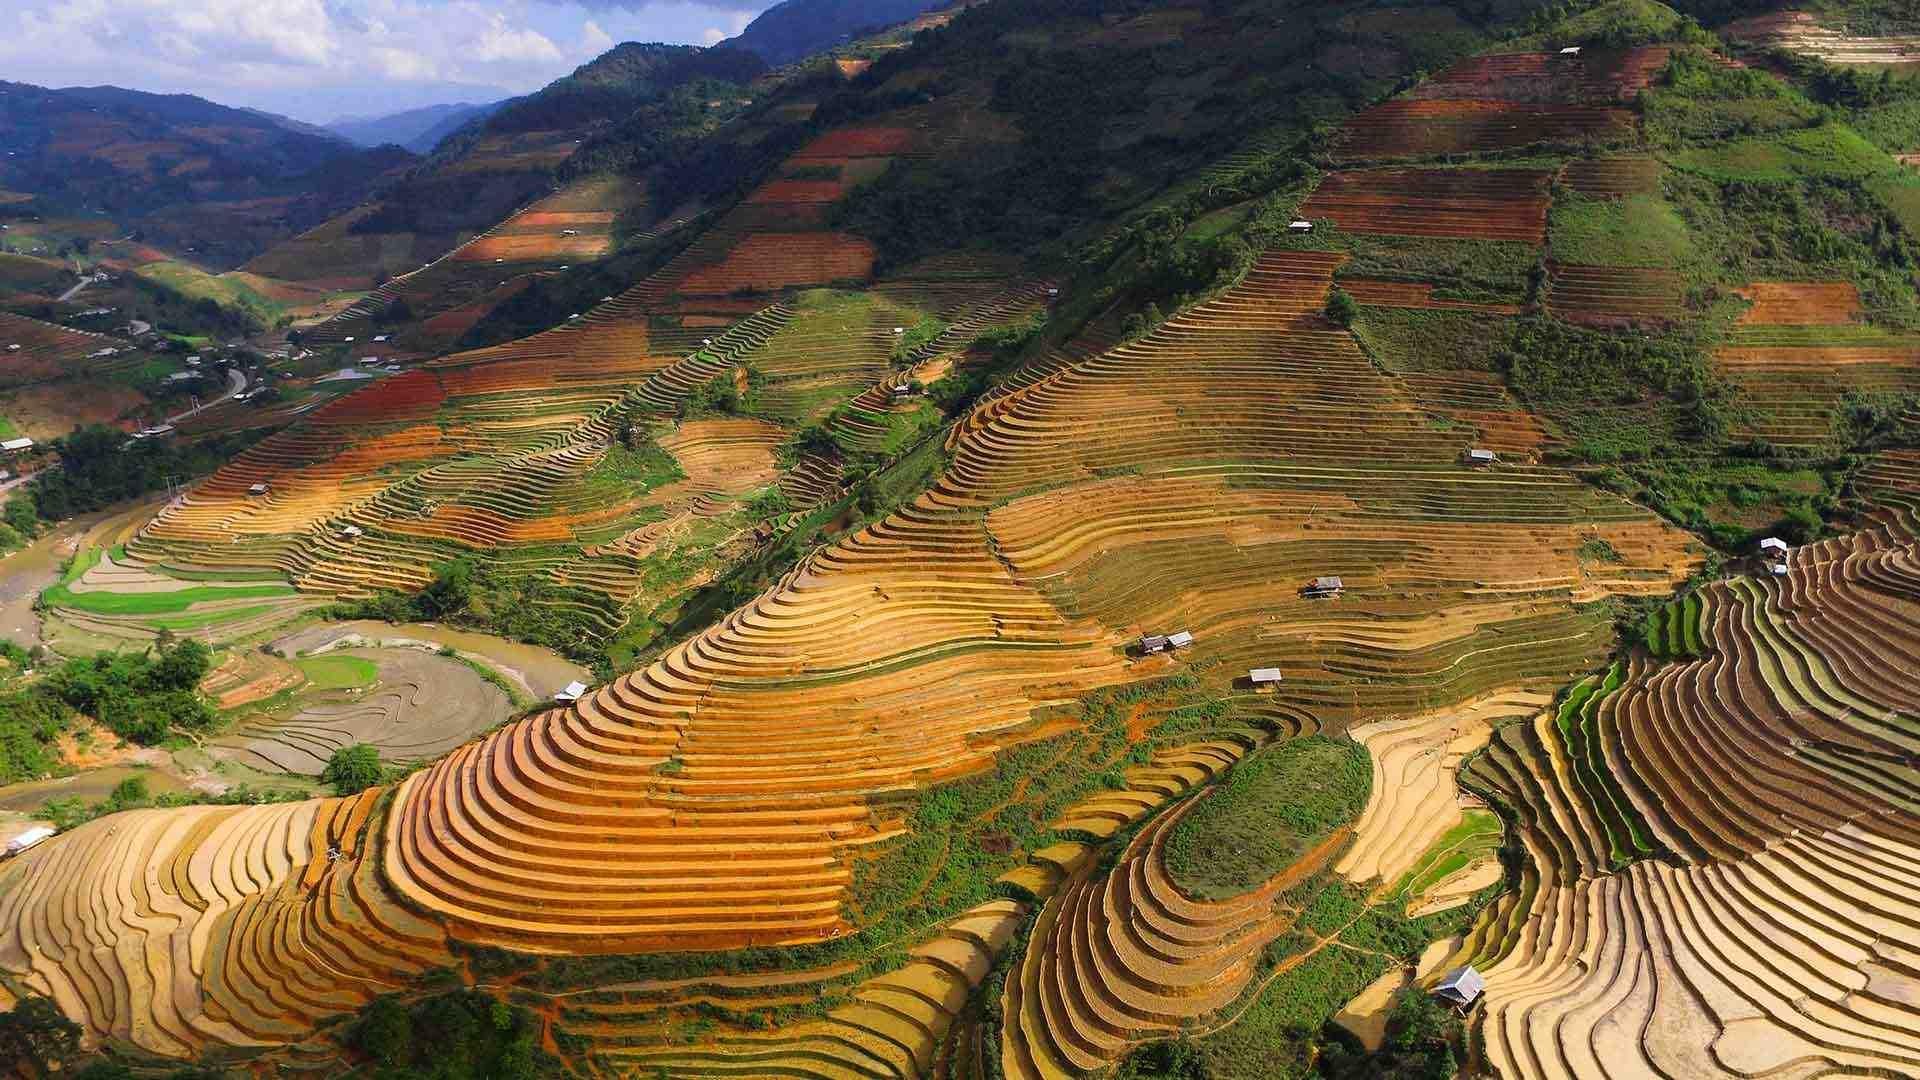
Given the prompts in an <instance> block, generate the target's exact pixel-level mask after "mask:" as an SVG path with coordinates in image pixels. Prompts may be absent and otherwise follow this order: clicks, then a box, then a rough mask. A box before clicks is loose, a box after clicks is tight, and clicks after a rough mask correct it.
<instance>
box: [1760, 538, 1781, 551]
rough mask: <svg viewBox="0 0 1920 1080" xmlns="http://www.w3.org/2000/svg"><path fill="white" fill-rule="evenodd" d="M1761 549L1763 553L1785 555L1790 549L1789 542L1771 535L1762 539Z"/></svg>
mask: <svg viewBox="0 0 1920 1080" xmlns="http://www.w3.org/2000/svg"><path fill="white" fill-rule="evenodd" d="M1760 551H1761V553H1762V554H1767V553H1772V554H1775V555H1785V554H1786V553H1787V551H1788V548H1787V542H1786V541H1785V540H1782V539H1780V538H1779V537H1777V536H1769V537H1767V538H1766V539H1765V540H1762V541H1760Z"/></svg>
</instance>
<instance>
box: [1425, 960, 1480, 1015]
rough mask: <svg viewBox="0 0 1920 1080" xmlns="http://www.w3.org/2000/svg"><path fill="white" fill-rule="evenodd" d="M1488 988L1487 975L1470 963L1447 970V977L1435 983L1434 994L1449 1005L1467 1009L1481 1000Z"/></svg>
mask: <svg viewBox="0 0 1920 1080" xmlns="http://www.w3.org/2000/svg"><path fill="white" fill-rule="evenodd" d="M1486 989H1487V979H1486V976H1484V975H1482V974H1480V973H1479V972H1478V971H1475V970H1474V969H1473V965H1472V964H1468V965H1467V966H1465V967H1458V968H1454V969H1453V970H1452V971H1449V972H1447V977H1446V978H1444V979H1441V980H1440V981H1439V982H1438V983H1436V984H1435V985H1434V987H1433V996H1434V997H1437V998H1439V999H1440V1000H1442V1001H1444V1002H1446V1003H1447V1004H1449V1005H1453V1006H1455V1007H1457V1008H1461V1009H1466V1008H1471V1007H1472V1005H1473V1003H1474V1002H1476V1001H1478V1000H1480V995H1481V994H1482V993H1483V992H1485V990H1486Z"/></svg>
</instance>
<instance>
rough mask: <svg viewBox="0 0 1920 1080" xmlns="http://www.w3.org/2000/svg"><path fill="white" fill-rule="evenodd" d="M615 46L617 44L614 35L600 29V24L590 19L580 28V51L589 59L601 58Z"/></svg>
mask: <svg viewBox="0 0 1920 1080" xmlns="http://www.w3.org/2000/svg"><path fill="white" fill-rule="evenodd" d="M615 44H617V43H616V42H615V41H614V40H613V35H612V34H609V33H607V32H606V31H605V30H602V29H600V24H599V23H597V22H594V21H593V20H592V19H588V20H587V21H586V23H585V25H583V26H581V27H580V51H581V52H582V53H583V54H585V55H587V56H589V57H593V56H599V55H600V54H601V53H603V52H606V51H607V50H608V49H611V48H613V47H614V45H615Z"/></svg>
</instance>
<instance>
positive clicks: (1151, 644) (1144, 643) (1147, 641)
mask: <svg viewBox="0 0 1920 1080" xmlns="http://www.w3.org/2000/svg"><path fill="white" fill-rule="evenodd" d="M1167 648H1168V644H1167V635H1165V634H1141V635H1140V651H1141V652H1143V653H1157V652H1166V651H1167Z"/></svg>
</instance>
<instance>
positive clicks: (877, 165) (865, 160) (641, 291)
mask: <svg viewBox="0 0 1920 1080" xmlns="http://www.w3.org/2000/svg"><path fill="white" fill-rule="evenodd" d="M917 150H918V138H917V136H916V133H915V132H914V131H913V130H912V129H910V128H905V127H891V126H881V125H873V126H851V127H842V128H837V129H835V130H833V131H829V132H826V133H825V134H822V135H820V136H818V137H816V138H814V139H813V140H812V141H810V142H808V143H807V144H806V145H805V146H802V147H801V148H800V149H799V150H797V151H795V152H794V153H793V154H792V156H790V157H789V158H788V159H787V161H786V162H785V163H783V164H782V166H781V167H780V168H779V169H778V170H777V171H776V173H775V175H774V176H773V178H771V179H769V180H768V181H767V182H766V183H764V184H762V185H760V186H759V187H758V188H756V189H754V190H753V191H752V192H751V193H749V194H748V196H747V198H746V199H745V200H744V201H743V202H742V203H741V204H740V205H738V206H737V207H735V208H734V209H733V210H731V211H729V212H728V213H727V214H726V215H725V216H724V217H722V218H721V219H720V220H719V221H718V222H716V223H715V224H714V225H713V227H711V228H709V229H708V230H707V231H706V232H704V233H702V234H701V236H700V238H699V239H698V240H696V241H694V243H693V244H692V245H691V246H689V247H688V248H687V249H686V250H685V251H682V252H681V253H680V254H679V255H677V256H675V257H674V259H673V261H671V262H669V263H668V264H667V265H666V266H664V267H661V268H660V270H659V271H658V272H656V273H655V274H653V275H652V276H651V277H649V278H648V279H647V280H646V281H645V282H643V283H641V285H640V286H639V287H638V290H637V293H636V295H637V296H638V297H639V299H640V300H641V302H642V303H644V304H646V305H647V306H648V308H649V309H650V310H654V311H667V310H672V309H673V308H674V306H675V304H676V302H679V303H682V304H684V305H685V306H684V307H683V308H682V310H686V311H694V312H697V311H706V310H710V309H711V304H712V301H713V300H716V299H719V298H722V297H726V296H729V295H731V294H733V293H737V292H742V291H745V292H775V291H779V290H781V289H786V288H792V287H798V286H808V285H831V284H836V283H862V282H865V281H866V280H868V279H869V278H871V277H872V276H873V262H874V257H875V252H874V250H873V246H872V245H871V244H869V243H868V242H867V241H866V240H864V239H861V238H860V237H857V236H853V235H851V234H848V233H841V232H834V231H830V230H828V229H827V225H826V215H825V211H826V208H827V206H828V205H830V204H831V203H832V202H834V201H836V200H838V199H839V198H840V197H841V196H842V195H844V194H845V193H846V192H847V191H848V190H850V189H851V188H852V187H853V185H854V184H855V183H856V182H858V181H859V180H862V179H870V178H871V177H873V176H876V175H878V174H879V172H881V171H882V170H883V169H884V168H885V166H886V163H887V162H888V161H889V160H891V159H892V158H895V157H900V156H910V155H912V154H914V153H916V152H917ZM828 174H831V175H828Z"/></svg>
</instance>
